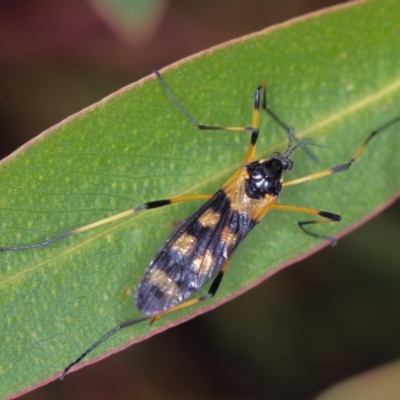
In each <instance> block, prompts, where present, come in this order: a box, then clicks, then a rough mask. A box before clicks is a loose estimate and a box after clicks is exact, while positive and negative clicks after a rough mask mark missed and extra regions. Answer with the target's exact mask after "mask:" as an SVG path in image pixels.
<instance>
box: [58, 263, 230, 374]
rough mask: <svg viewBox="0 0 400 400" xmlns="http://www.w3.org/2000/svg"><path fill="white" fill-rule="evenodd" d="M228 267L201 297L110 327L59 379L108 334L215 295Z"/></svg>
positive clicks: (226, 264)
mask: <svg viewBox="0 0 400 400" xmlns="http://www.w3.org/2000/svg"><path fill="white" fill-rule="evenodd" d="M227 269H228V262H227V263H225V265H224V266H223V267H222V269H221V270H220V271H219V272H218V274H217V276H216V277H215V278H214V280H213V282H212V284H211V286H210V289H209V290H208V292H207V294H205V295H204V296H201V297H197V298H195V299H192V300H188V301H185V302H184V303H181V304H178V305H177V306H175V307H172V308H170V309H169V310H167V311H164V312H162V313H159V314H155V315H152V316H145V317H142V318H138V319H133V320H130V321H125V322H122V323H120V324H119V325H117V326H116V327H115V328H113V329H111V330H110V331H109V332H107V333H106V334H105V335H104V336H102V337H101V338H100V339H99V340H97V341H96V342H95V343H93V344H92V345H91V346H90V347H89V348H87V349H86V350H85V351H84V352H83V353H82V354H81V355H80V356H79V357H78V358H77V359H76V360H75V361H73V362H72V363H71V364H69V365H68V366H67V367H66V368H64V371H63V372H62V374H61V376H60V379H61V380H63V379H64V378H65V375H66V374H67V373H68V371H69V370H70V369H71V368H72V367H73V366H75V365H76V364H78V363H79V362H80V361H82V359H83V358H85V357H86V356H87V355H88V354H89V353H91V352H92V351H93V350H94V349H95V348H97V347H98V346H99V345H100V344H102V343H103V342H104V341H105V340H107V339H108V338H109V337H110V336H112V335H114V333H116V332H118V331H119V330H121V329H123V328H127V327H128V326H132V325H136V324H139V323H140V322H144V321H147V320H150V322H151V323H153V322H154V321H156V320H157V319H159V318H161V317H162V316H164V315H166V314H169V313H171V312H174V311H176V310H179V309H182V308H186V307H189V306H191V305H194V304H197V303H199V302H201V301H204V300H207V299H210V298H211V297H213V296H215V293H216V292H217V290H218V288H219V285H220V284H221V281H222V278H223V276H224V274H225V272H226V270H227Z"/></svg>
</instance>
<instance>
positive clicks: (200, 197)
mask: <svg viewBox="0 0 400 400" xmlns="http://www.w3.org/2000/svg"><path fill="white" fill-rule="evenodd" d="M210 197H212V195H210V194H199V195H193V196H183V197H175V198H172V199H165V200H155V201H149V202H148V203H145V204H142V205H140V206H138V207H135V208H131V209H129V210H126V211H123V212H121V213H119V214H115V215H112V216H111V217H107V218H103V219H100V220H99V221H96V222H92V223H91V224H87V225H84V226H81V227H80V228H77V229H73V230H72V231H69V232H65V233H62V234H61V235H57V236H54V237H52V238H50V239H46V240H43V241H42V242H38V243H33V244H26V245H20V246H11V247H0V251H15V250H27V249H34V248H37V247H45V246H47V245H49V244H51V243H54V242H57V241H58V240H61V239H65V238H67V237H69V236H73V235H76V234H78V233H83V232H86V231H88V230H90V229H93V228H97V227H99V226H102V225H105V224H109V223H111V222H114V221H118V220H119V219H122V218H126V217H129V216H130V215H133V214H136V213H138V212H140V211H144V210H151V209H154V208H159V207H163V206H167V205H170V204H174V203H179V202H184V201H190V200H208V199H209V198H210Z"/></svg>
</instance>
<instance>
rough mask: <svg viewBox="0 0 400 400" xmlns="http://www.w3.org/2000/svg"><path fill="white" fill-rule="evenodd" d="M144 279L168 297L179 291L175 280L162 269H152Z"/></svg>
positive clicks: (173, 296) (171, 297)
mask: <svg viewBox="0 0 400 400" xmlns="http://www.w3.org/2000/svg"><path fill="white" fill-rule="evenodd" d="M146 279H147V280H148V281H149V282H150V283H151V284H152V285H153V286H156V287H158V289H160V291H161V292H162V293H163V295H164V296H165V297H166V298H168V299H173V298H175V297H176V296H177V295H178V294H179V292H180V289H179V286H178V285H177V284H176V282H175V281H174V280H173V279H172V278H171V277H170V276H169V275H168V274H167V273H166V272H165V271H163V270H161V269H153V270H151V271H149V273H148V275H147V277H146Z"/></svg>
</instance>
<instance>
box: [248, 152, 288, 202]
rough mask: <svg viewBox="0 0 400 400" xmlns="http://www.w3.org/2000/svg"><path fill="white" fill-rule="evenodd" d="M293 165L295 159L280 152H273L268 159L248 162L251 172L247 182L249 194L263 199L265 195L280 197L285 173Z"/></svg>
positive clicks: (254, 197)
mask: <svg viewBox="0 0 400 400" xmlns="http://www.w3.org/2000/svg"><path fill="white" fill-rule="evenodd" d="M292 167H293V161H291V160H290V159H289V158H288V157H286V156H285V155H282V154H280V153H274V154H272V156H271V157H270V158H268V159H267V160H261V161H254V162H252V163H249V164H246V165H245V168H246V170H247V172H248V174H249V178H248V179H247V180H246V182H245V191H246V194H247V196H249V197H250V198H252V199H262V198H263V197H265V195H271V196H275V197H279V195H280V193H281V189H282V177H283V174H284V173H285V172H286V171H289V170H290V169H292Z"/></svg>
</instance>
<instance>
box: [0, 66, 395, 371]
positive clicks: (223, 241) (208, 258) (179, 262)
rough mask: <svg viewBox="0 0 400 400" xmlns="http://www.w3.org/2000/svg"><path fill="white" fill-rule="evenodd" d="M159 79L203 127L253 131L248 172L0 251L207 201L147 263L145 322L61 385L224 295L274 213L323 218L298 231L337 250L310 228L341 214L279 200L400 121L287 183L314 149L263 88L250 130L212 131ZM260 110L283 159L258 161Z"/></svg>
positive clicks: (141, 302)
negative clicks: (244, 248)
mask: <svg viewBox="0 0 400 400" xmlns="http://www.w3.org/2000/svg"><path fill="white" fill-rule="evenodd" d="M154 73H155V75H156V77H157V79H158V81H159V82H160V84H161V85H162V87H163V89H164V91H165V93H166V94H167V96H168V97H169V99H170V100H171V101H172V102H173V103H174V104H175V106H176V107H177V108H178V109H179V110H180V112H181V113H182V114H183V115H184V116H185V117H186V118H187V119H188V120H189V121H190V122H191V123H192V124H193V125H194V126H195V127H196V128H197V129H199V130H219V131H236V132H248V133H249V134H250V145H249V147H248V150H247V153H246V155H245V158H244V161H243V165H242V167H241V168H240V169H239V170H238V171H237V172H236V173H235V174H234V175H233V176H232V177H231V178H230V179H229V180H228V181H227V182H226V183H225V184H224V185H223V186H222V187H221V188H220V189H219V190H218V191H217V192H216V193H215V194H214V195H208V194H206V195H193V196H185V197H176V198H171V199H165V200H156V201H150V202H148V203H145V204H142V205H139V206H137V207H135V208H132V209H129V210H127V211H124V212H121V213H119V214H116V215H114V216H110V217H108V218H105V219H102V220H99V221H96V222H93V223H90V224H88V225H84V226H82V227H80V228H77V229H74V230H72V231H69V232H66V233H63V234H61V235H58V236H55V237H52V238H50V239H47V240H45V241H42V242H38V243H34V244H27V245H21V246H14V247H3V248H0V251H13V250H27V249H32V248H39V247H45V246H47V245H50V244H51V243H54V242H56V241H58V240H61V239H64V238H67V237H69V236H72V235H75V234H78V233H82V232H85V231H88V230H90V229H93V228H96V227H99V226H101V225H104V224H107V223H110V222H113V221H116V220H119V219H121V218H125V217H128V216H130V215H133V214H136V213H139V212H141V211H143V210H150V209H155V208H159V207H164V206H167V205H170V204H174V203H178V202H184V201H190V200H198V199H204V200H207V201H206V202H205V204H204V205H203V206H202V207H201V208H200V209H199V210H198V211H196V212H195V213H194V214H193V215H192V216H190V217H189V218H188V219H187V220H186V221H185V222H183V224H182V225H181V226H180V227H179V228H178V229H177V230H176V232H175V233H173V234H172V235H171V236H170V237H169V238H168V239H167V240H166V242H165V243H164V245H163V246H162V247H161V248H160V250H159V251H158V253H157V254H156V255H155V257H154V258H153V260H152V261H151V262H150V264H149V265H148V267H147V269H146V271H145V273H144V275H143V277H142V280H141V281H140V283H139V285H138V287H137V290H136V293H135V296H134V302H135V305H136V307H137V308H138V310H139V311H141V312H142V313H143V314H144V315H143V317H141V318H138V319H134V320H129V321H125V322H122V323H120V324H119V325H117V326H116V327H115V328H113V329H112V330H110V331H109V332H108V333H106V334H105V335H104V336H103V337H101V338H100V339H99V340H97V341H96V342H95V343H93V344H92V345H91V346H90V347H89V348H88V349H86V350H85V351H84V352H83V353H82V354H81V355H80V356H79V357H78V358H77V359H76V360H75V361H73V362H71V363H70V364H69V365H68V366H67V367H66V368H65V369H64V370H63V372H62V374H61V376H60V379H63V378H64V377H65V375H66V374H67V373H68V371H69V370H70V369H71V368H72V367H73V366H75V365H76V364H78V363H79V362H80V361H81V360H82V359H83V358H84V357H86V356H87V355H88V354H89V353H90V352H92V351H93V350H94V349H95V348H97V347H98V346H99V345H100V344H101V343H103V342H104V341H105V340H107V339H108V338H109V337H110V336H112V335H113V334H115V333H116V332H117V331H119V330H121V329H123V328H126V327H128V326H131V325H135V324H138V323H140V322H143V321H146V320H149V321H150V322H151V323H152V322H154V321H156V320H157V319H159V318H161V317H162V316H164V315H166V314H169V313H171V312H174V311H176V310H178V309H182V308H186V307H188V306H191V305H194V304H197V303H199V302H201V301H204V300H207V299H210V298H211V297H213V296H214V295H215V294H216V293H217V291H218V288H219V286H220V284H221V281H222V279H223V276H224V274H225V273H226V271H227V269H228V265H229V260H230V258H231V256H232V254H233V252H234V251H235V249H236V248H237V247H238V246H239V244H240V243H241V242H242V241H243V239H244V238H245V236H246V235H247V234H248V233H249V232H250V230H251V229H252V228H253V227H254V226H255V225H256V224H258V223H259V222H260V221H261V220H262V219H263V218H264V216H265V215H266V214H267V213H268V212H269V211H270V210H272V209H274V210H281V211H294V212H301V213H305V214H311V215H313V216H315V217H320V218H319V219H312V220H306V221H299V222H298V226H299V227H300V229H302V231H303V232H304V233H306V234H308V235H311V236H314V237H317V238H321V239H326V240H330V241H331V242H332V243H333V244H334V243H335V239H334V238H331V237H328V236H324V235H320V234H316V233H314V232H312V231H309V230H308V229H307V225H312V224H321V223H329V222H338V221H340V220H341V217H340V215H338V214H334V213H332V212H328V211H322V210H318V209H313V208H306V207H300V206H292V205H278V204H276V202H277V200H278V199H279V197H280V194H281V191H282V189H283V187H286V186H294V185H297V184H300V183H303V182H307V181H311V180H315V179H319V178H323V177H326V176H328V175H332V174H335V173H338V172H342V171H345V170H347V169H349V168H350V167H351V165H352V164H353V163H354V161H355V160H356V159H357V158H358V157H359V156H360V154H361V153H362V152H363V151H364V149H365V147H366V146H367V144H368V143H369V141H370V140H371V139H372V138H373V137H374V136H376V134H378V133H379V132H381V131H383V130H385V129H386V128H388V127H389V126H390V125H392V124H394V123H396V122H398V121H400V116H399V117H397V118H395V119H393V120H391V121H389V122H387V123H386V124H384V125H382V126H381V127H379V128H378V129H376V130H375V131H373V132H371V133H370V134H369V136H368V137H367V139H366V140H365V141H364V143H363V144H362V145H361V146H360V147H359V148H358V150H357V151H356V152H355V153H354V155H353V157H351V159H350V160H349V161H348V162H347V163H344V164H340V165H337V166H335V167H333V168H329V169H325V170H323V171H320V172H317V173H314V174H311V175H307V176H304V177H302V178H297V179H293V180H289V181H284V179H283V178H284V175H285V173H286V172H288V171H290V170H291V169H292V168H293V161H292V160H291V156H292V154H293V152H294V151H296V150H297V149H299V148H306V147H307V146H310V145H316V144H315V143H314V142H313V141H312V140H310V139H298V138H296V136H295V132H294V129H293V128H291V127H290V126H289V125H287V124H286V123H285V122H284V121H283V120H281V119H280V118H279V117H278V116H277V114H275V113H274V112H273V111H272V110H271V109H270V108H269V107H268V105H267V86H266V84H265V83H263V84H262V85H260V86H259V87H257V89H256V90H255V93H254V102H253V115H252V124H251V126H248V127H233V126H208V125H201V124H199V123H198V122H197V121H196V120H195V119H194V118H193V117H192V116H191V114H189V112H188V111H186V109H185V108H184V107H183V106H182V105H181V104H180V103H179V102H178V100H177V99H176V98H175V97H174V95H173V94H172V93H171V91H170V90H169V88H168V87H167V84H166V82H165V81H164V79H163V78H162V77H161V75H160V73H159V72H158V71H154ZM260 108H261V109H262V110H265V111H266V112H267V113H268V114H269V115H270V116H271V117H272V118H273V119H274V120H275V121H276V122H277V124H278V125H280V126H281V127H282V128H283V129H284V130H285V131H286V134H287V138H288V144H287V148H286V150H285V151H284V152H283V153H273V154H272V155H271V156H270V157H269V158H267V159H260V160H256V159H255V147H256V143H257V138H258V136H259V128H258V126H259V114H260ZM208 282H211V285H210V287H209V289H208V292H207V293H206V294H204V295H201V296H197V297H192V295H194V294H195V293H197V292H198V291H199V290H200V289H201V288H202V287H203V286H205V285H206V284H207V283H208Z"/></svg>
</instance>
